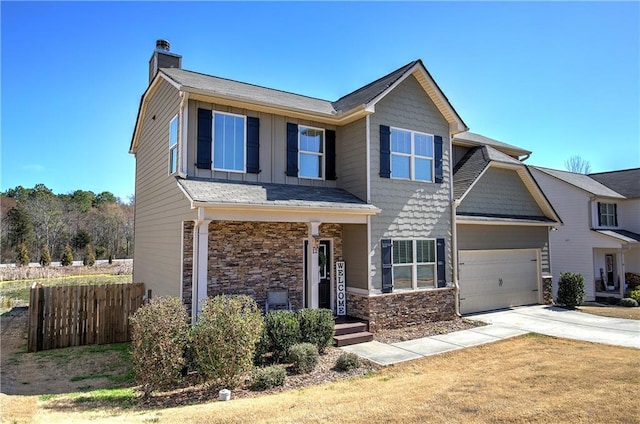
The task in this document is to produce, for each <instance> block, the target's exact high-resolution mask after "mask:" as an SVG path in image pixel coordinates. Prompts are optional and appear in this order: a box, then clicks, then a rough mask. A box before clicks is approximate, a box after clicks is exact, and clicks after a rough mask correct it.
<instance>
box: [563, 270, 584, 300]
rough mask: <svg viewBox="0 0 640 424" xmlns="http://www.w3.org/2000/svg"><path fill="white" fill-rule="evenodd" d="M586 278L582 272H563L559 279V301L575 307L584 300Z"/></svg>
mask: <svg viewBox="0 0 640 424" xmlns="http://www.w3.org/2000/svg"><path fill="white" fill-rule="evenodd" d="M584 296H585V291H584V278H583V277H582V275H580V274H574V273H572V272H563V273H562V274H560V280H559V281H558V299H557V301H558V303H559V304H560V305H564V306H566V307H567V308H575V307H576V306H578V305H581V304H582V302H583V301H584Z"/></svg>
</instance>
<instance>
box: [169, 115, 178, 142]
mask: <svg viewBox="0 0 640 424" xmlns="http://www.w3.org/2000/svg"><path fill="white" fill-rule="evenodd" d="M177 143H178V117H177V116H176V117H175V118H173V119H172V120H171V124H169V147H171V146H173V145H174V144H177Z"/></svg>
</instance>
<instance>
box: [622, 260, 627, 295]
mask: <svg viewBox="0 0 640 424" xmlns="http://www.w3.org/2000/svg"><path fill="white" fill-rule="evenodd" d="M620 268H621V269H622V275H621V277H622V278H620V295H621V296H622V297H623V298H624V286H625V283H626V282H627V278H626V275H625V274H626V272H625V266H624V248H622V249H620Z"/></svg>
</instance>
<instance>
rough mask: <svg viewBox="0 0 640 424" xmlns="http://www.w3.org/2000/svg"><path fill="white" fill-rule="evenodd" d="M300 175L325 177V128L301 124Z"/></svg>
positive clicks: (299, 130)
mask: <svg viewBox="0 0 640 424" xmlns="http://www.w3.org/2000/svg"><path fill="white" fill-rule="evenodd" d="M298 132H299V134H300V136H299V137H300V138H299V147H298V152H299V176H300V178H317V179H322V178H323V177H324V130H322V129H319V128H312V127H304V126H302V125H300V126H299V129H298Z"/></svg>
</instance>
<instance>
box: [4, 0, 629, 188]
mask: <svg viewBox="0 0 640 424" xmlns="http://www.w3.org/2000/svg"><path fill="white" fill-rule="evenodd" d="M0 13H1V27H2V29H1V37H2V38H1V70H0V72H1V83H2V87H1V89H2V92H1V108H2V109H1V118H2V119H1V126H2V129H1V136H2V138H1V142H2V150H1V152H2V157H1V164H2V171H1V182H0V183H1V184H0V186H1V187H0V189H1V190H3V191H4V190H6V189H7V188H12V187H15V186H17V185H23V186H25V187H33V185H35V184H36V183H44V184H46V185H47V186H48V187H49V188H51V189H53V190H54V192H56V193H67V192H71V191H73V190H75V189H84V190H92V191H94V192H101V191H105V190H107V191H111V192H113V193H114V194H116V195H117V196H119V197H121V198H123V199H126V198H127V197H128V196H129V195H131V194H133V192H134V170H135V161H134V158H133V156H132V155H130V154H129V153H128V150H129V144H130V142H131V135H132V131H133V127H134V124H135V120H136V114H137V110H138V105H139V101H140V96H141V95H142V93H143V92H144V90H145V89H146V86H147V83H148V61H149V58H150V56H151V53H152V51H153V49H154V47H155V40H156V39H158V38H164V39H168V40H169V41H170V42H171V51H173V52H175V53H179V54H181V55H182V56H183V67H184V68H185V69H189V70H194V71H197V72H202V73H207V74H212V75H217V76H221V77H226V78H231V79H235V80H239V81H244V82H250V83H254V84H258V85H263V86H267V87H272V88H277V89H281V90H286V91H291V92H295V93H299V94H304V95H308V96H312V97H319V98H323V99H327V100H336V99H337V98H339V97H341V96H343V95H345V94H347V93H349V92H350V91H353V90H355V89H357V88H359V87H361V86H363V85H365V84H367V83H369V82H371V81H373V80H375V79H377V78H379V77H381V76H383V75H385V74H387V73H389V72H391V71H393V70H395V69H397V68H399V67H401V66H403V65H405V64H406V63H408V62H410V61H412V60H414V59H422V60H423V62H424V63H425V65H426V66H427V68H428V69H429V71H430V72H431V74H432V76H433V77H434V78H435V80H436V82H437V83H438V84H439V86H440V87H441V89H442V90H443V91H444V93H445V94H446V95H447V97H448V98H449V100H450V101H451V103H452V104H453V106H454V108H455V109H456V110H457V111H458V113H459V114H460V116H461V117H462V118H463V119H464V121H465V122H466V124H467V125H468V126H469V127H470V129H471V131H473V132H476V133H480V134H482V135H485V136H487V137H491V138H495V139H498V140H501V141H504V142H507V143H510V144H515V145H518V146H521V147H524V148H526V149H528V150H532V151H533V155H532V156H531V158H530V159H529V160H528V161H527V163H530V164H535V165H541V166H546V167H551V168H558V169H563V168H564V162H565V160H566V159H567V158H569V157H570V156H572V155H580V156H582V157H583V158H584V159H586V160H588V161H589V162H590V163H591V168H592V172H603V171H610V170H615V169H626V168H634V167H639V166H640V76H639V75H640V4H639V3H638V2H620V3H613V2H567V3H559V2H534V3H519V2H518V3H516V2H492V3H489V2H469V3H467V2H443V3H437V2H420V3H418V2H409V3H386V2H374V3H368V2H353V3H337V2H328V3H311V2H304V3H290V2H259V3H221V2H192V3H173V2H139V3H132V2H103V3H93V2H92V3H88V2H69V3H61V2H43V3H39V2H7V1H2V2H1V3H0Z"/></svg>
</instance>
